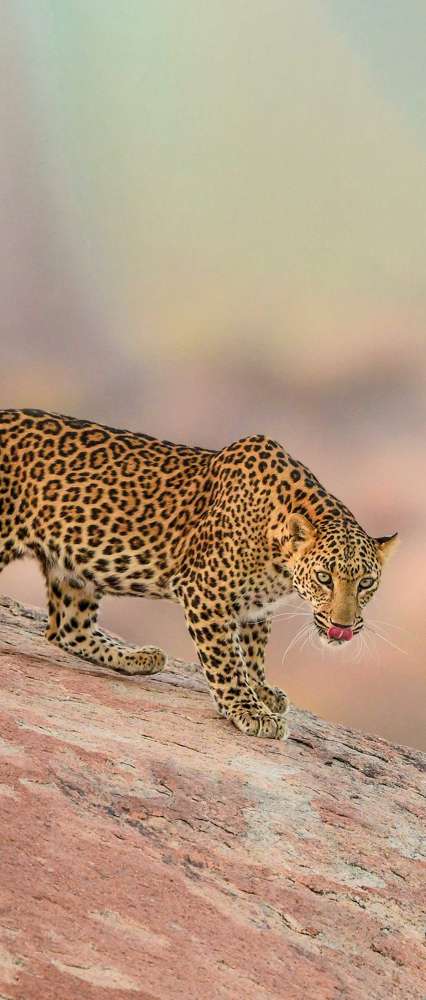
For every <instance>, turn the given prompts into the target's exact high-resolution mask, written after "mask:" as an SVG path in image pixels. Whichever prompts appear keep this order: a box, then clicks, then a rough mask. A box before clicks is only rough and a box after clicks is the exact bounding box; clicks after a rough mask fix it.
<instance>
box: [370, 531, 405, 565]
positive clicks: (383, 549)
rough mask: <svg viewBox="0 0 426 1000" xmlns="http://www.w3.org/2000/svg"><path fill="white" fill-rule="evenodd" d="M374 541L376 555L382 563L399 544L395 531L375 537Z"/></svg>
mask: <svg viewBox="0 0 426 1000" xmlns="http://www.w3.org/2000/svg"><path fill="white" fill-rule="evenodd" d="M374 541H375V543H376V546H377V555H378V557H379V559H380V562H381V563H382V565H383V563H385V562H386V560H387V559H389V556H390V555H392V552H395V549H396V547H397V546H398V545H399V538H398V532H397V531H395V534H394V535H383V538H375V539H374Z"/></svg>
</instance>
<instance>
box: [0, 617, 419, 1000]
mask: <svg viewBox="0 0 426 1000" xmlns="http://www.w3.org/2000/svg"><path fill="white" fill-rule="evenodd" d="M43 625H44V618H43V615H42V614H41V612H39V611H37V610H35V609H29V608H24V607H22V606H20V605H17V604H15V603H14V602H12V601H10V600H8V599H7V598H2V599H1V600H0V652H1V656H0V692H1V693H0V708H1V729H0V768H1V771H0V798H1V806H2V808H1V813H0V816H1V818H0V826H1V841H0V843H1V878H0V1000H18V998H19V1000H77V998H78V1000H82V998H83V1000H107V998H108V1000H129V998H130V997H132V996H135V997H138V998H141V1000H175V998H185V1000H203V998H207V997H208V998H209V1000H233V998H238V1000H314V998H315V1000H321V998H326V1000H364V998H366V1000H367V998H368V1000H382V998H383V1000H396V998H398V1000H411V998H412V1000H423V998H424V996H425V994H426V981H425V977H424V969H423V972H422V965H421V961H422V922H421V902H422V896H423V897H424V892H423V894H422V883H421V868H420V866H421V832H422V828H421V816H422V812H421V807H422V804H424V792H425V789H424V786H423V796H422V792H421V787H422V786H421V777H422V756H421V754H420V753H417V752H414V751H412V750H409V749H407V748H403V747H396V746H392V745H390V744H389V743H387V742H385V741H384V740H381V739H377V738H374V737H371V736H366V735H365V734H361V733H357V732H354V731H351V730H348V729H344V728H343V727H338V726H331V725H328V724H327V723H325V722H323V721H321V720H319V719H317V718H314V717H313V716H311V715H309V714H308V713H306V712H300V711H297V710H296V709H294V710H293V711H292V716H291V727H292V732H291V738H290V740H289V742H288V743H276V742H268V741H264V742H263V741H260V740H255V739H250V738H248V737H245V736H243V735H242V734H240V733H238V732H237V730H236V729H234V728H233V727H232V726H231V725H230V724H229V723H227V722H226V720H223V719H220V718H219V717H218V716H217V715H216V713H215V710H214V707H213V705H212V703H211V702H210V699H209V697H208V695H207V693H206V689H205V685H204V682H203V679H202V677H201V675H200V674H199V672H198V669H197V667H195V666H194V665H188V664H181V663H177V662H176V661H174V662H172V663H171V664H170V669H169V670H168V671H167V672H165V673H164V674H162V675H158V676H157V677H152V678H149V679H146V678H125V677H121V676H118V675H116V674H112V673H110V672H109V671H107V670H103V669H101V668H99V669H98V668H96V667H90V666H89V665H85V664H84V663H83V662H82V661H80V660H78V659H77V658H74V657H71V656H68V655H66V654H65V653H61V652H60V651H59V650H58V651H57V650H55V649H54V647H52V646H49V644H48V643H47V642H46V641H45V640H44V639H43ZM423 815H424V814H423Z"/></svg>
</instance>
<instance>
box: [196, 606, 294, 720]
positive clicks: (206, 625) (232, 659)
mask: <svg viewBox="0 0 426 1000" xmlns="http://www.w3.org/2000/svg"><path fill="white" fill-rule="evenodd" d="M191 594H192V589H191ZM183 597H184V605H185V614H186V620H187V624H188V629H189V632H190V635H191V636H192V638H193V640H194V642H195V645H196V647H197V651H198V655H199V657H200V661H201V665H202V667H203V669H204V673H205V675H206V678H207V681H208V683H209V686H210V690H211V693H212V695H213V699H214V701H215V703H216V705H217V706H218V708H219V711H220V712H221V713H222V714H223V715H225V716H226V717H227V718H228V719H229V720H230V721H231V722H233V723H234V726H236V727H237V729H240V730H241V732H243V733H247V734H248V735H250V736H265V737H269V738H270V739H285V737H286V736H287V726H286V722H285V719H284V718H283V716H282V715H279V714H278V713H274V712H271V710H270V709H269V708H268V707H267V705H265V704H264V703H262V702H261V701H260V699H259V697H258V695H257V694H256V691H255V690H254V688H253V687H252V686H251V685H250V684H249V683H248V680H247V673H246V669H245V663H244V658H243V654H242V650H241V644H240V640H239V626H238V621H237V620H236V619H235V618H234V616H233V613H232V611H229V612H228V611H227V609H226V608H223V609H222V612H221V613H218V605H217V604H215V605H214V612H213V611H212V607H211V601H209V600H208V599H205V598H203V596H202V595H200V593H199V590H198V588H197V607H196V608H195V607H194V606H193V605H192V597H191V596H189V595H188V594H186V595H185V594H184V595H183Z"/></svg>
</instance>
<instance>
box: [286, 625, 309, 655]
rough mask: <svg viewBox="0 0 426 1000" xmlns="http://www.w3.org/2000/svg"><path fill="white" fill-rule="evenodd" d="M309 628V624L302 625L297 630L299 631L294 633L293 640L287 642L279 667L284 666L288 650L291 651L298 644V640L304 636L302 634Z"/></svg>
mask: <svg viewBox="0 0 426 1000" xmlns="http://www.w3.org/2000/svg"><path fill="white" fill-rule="evenodd" d="M310 627H311V625H310V623H309V624H307V623H305V624H304V625H302V626H301V628H300V629H299V631H298V632H296V635H294V636H293V638H292V639H291V640H290V642H289V644H288V646H287V649H286V650H285V652H284V655H283V658H282V660H281V666H283V665H284V663H285V660H286V659H287V656H288V654H289V652H290V650H291V649H293V647H294V646H295V645H296V644H297V643H298V642H299V640H300V639H301V638H302V636H303V635H304V633H305V632H307V630H308V629H309V628H310Z"/></svg>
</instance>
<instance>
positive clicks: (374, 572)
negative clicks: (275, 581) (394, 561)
mask: <svg viewBox="0 0 426 1000" xmlns="http://www.w3.org/2000/svg"><path fill="white" fill-rule="evenodd" d="M396 543H397V535H396V534H395V535H390V536H388V537H384V538H371V537H370V536H369V535H367V534H366V532H365V531H363V529H362V528H361V526H360V525H359V524H357V522H356V521H355V520H354V519H350V518H349V517H346V516H345V515H344V514H342V517H339V518H333V519H332V520H330V521H329V522H328V523H325V524H323V525H321V523H320V524H319V526H318V527H315V526H314V525H313V524H312V523H311V522H310V521H309V520H308V518H306V517H304V516H303V515H302V514H289V515H288V517H287V520H286V548H287V552H288V562H289V564H290V565H291V568H292V572H293V588H294V590H295V591H296V592H297V593H298V594H299V596H300V597H302V598H303V599H304V600H306V601H309V603H310V604H311V607H312V611H313V616H314V624H315V626H316V629H317V631H318V633H319V635H320V636H321V637H322V638H323V639H324V640H325V641H326V642H327V643H330V644H333V645H340V644H343V643H344V642H347V641H348V640H349V639H352V638H353V637H354V636H355V635H357V634H358V633H359V632H360V631H361V629H362V627H363V625H364V620H363V609H364V607H365V605H366V604H368V601H369V600H370V599H371V598H372V597H373V594H374V593H375V592H376V590H377V588H378V586H379V583H380V578H381V573H382V567H383V564H384V563H385V561H386V559H387V558H388V557H389V555H390V554H391V552H392V551H393V549H394V548H395V545H396Z"/></svg>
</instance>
